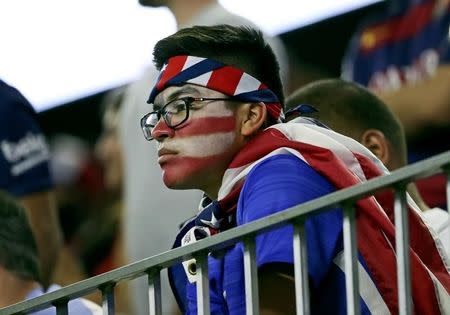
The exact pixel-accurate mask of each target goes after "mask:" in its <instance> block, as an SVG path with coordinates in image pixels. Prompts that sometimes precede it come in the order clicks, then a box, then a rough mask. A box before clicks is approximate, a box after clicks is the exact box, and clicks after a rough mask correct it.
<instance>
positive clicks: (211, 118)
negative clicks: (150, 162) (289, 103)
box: [152, 85, 237, 192]
mask: <svg viewBox="0 0 450 315" xmlns="http://www.w3.org/2000/svg"><path fill="white" fill-rule="evenodd" d="M184 87H186V86H184ZM192 87H194V86H193V85H189V90H192ZM182 89H183V87H168V88H167V89H165V90H164V91H163V92H161V93H160V95H158V97H157V100H158V104H165V103H166V100H168V99H170V96H171V95H172V94H174V93H175V92H176V93H177V94H178V93H180V90H182ZM195 90H197V91H198V94H199V95H192V94H190V95H184V94H180V96H177V97H180V98H181V97H186V96H195V97H198V96H202V97H223V95H219V93H218V92H216V91H212V90H210V89H207V88H204V87H200V86H198V87H197V86H196V87H195ZM152 135H153V137H154V138H155V139H156V140H157V141H158V156H159V158H158V163H159V164H160V166H161V169H162V171H163V181H164V183H165V185H166V186H167V187H169V188H175V189H201V190H203V191H205V192H208V190H211V188H212V187H214V186H216V185H220V181H221V179H222V175H223V172H224V171H225V169H226V168H227V166H228V165H229V163H230V162H231V160H232V158H233V156H234V155H235V154H236V152H237V149H236V116H235V113H234V112H233V110H231V109H230V108H227V107H226V104H225V101H205V102H202V104H195V105H194V106H193V108H191V109H190V113H189V119H188V120H187V121H186V122H185V123H184V124H183V125H181V126H179V127H177V128H176V129H175V130H174V129H171V128H169V127H168V126H167V125H166V123H165V122H164V120H163V119H161V120H160V121H159V123H158V124H157V125H156V126H155V128H154V129H153V132H152Z"/></svg>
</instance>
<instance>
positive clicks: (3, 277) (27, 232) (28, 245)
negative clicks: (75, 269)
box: [0, 191, 102, 315]
mask: <svg viewBox="0 0 450 315" xmlns="http://www.w3.org/2000/svg"><path fill="white" fill-rule="evenodd" d="M0 217H1V218H2V219H1V220H0V283H1V285H0V309H1V308H3V307H6V306H8V305H11V304H14V303H18V302H21V301H23V300H26V299H31V298H34V297H37V296H40V295H42V294H44V293H45V292H50V291H54V290H57V289H58V288H60V287H59V286H58V285H55V284H53V285H51V286H50V287H49V289H48V290H46V289H44V288H43V286H42V280H41V276H40V271H39V269H40V268H39V260H38V249H37V246H36V242H35V240H34V236H33V233H32V231H31V228H30V225H29V223H28V219H27V216H26V213H25V209H24V208H22V207H21V206H19V204H18V203H17V202H16V201H15V200H14V199H13V198H12V197H11V196H9V195H8V194H6V193H4V192H2V191H0ZM33 314H36V315H54V314H56V311H55V308H53V307H52V308H48V309H45V310H42V311H39V312H34V313H33ZM69 314H74V315H89V314H102V309H101V308H100V307H99V306H98V305H96V304H94V303H92V302H90V301H88V300H85V299H75V300H73V301H71V302H69Z"/></svg>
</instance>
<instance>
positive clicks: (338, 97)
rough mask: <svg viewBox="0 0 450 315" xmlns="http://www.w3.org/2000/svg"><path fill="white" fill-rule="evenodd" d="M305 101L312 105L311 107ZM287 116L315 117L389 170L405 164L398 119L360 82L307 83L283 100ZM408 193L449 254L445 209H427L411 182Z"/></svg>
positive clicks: (401, 133)
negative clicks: (356, 142) (358, 143)
mask: <svg viewBox="0 0 450 315" xmlns="http://www.w3.org/2000/svg"><path fill="white" fill-rule="evenodd" d="M307 104H311V105H312V106H313V107H314V108H312V107H310V106H309V105H307ZM286 110H287V111H286V119H287V120H292V119H294V118H296V117H298V116H302V117H312V118H315V119H318V120H319V121H320V122H322V123H324V124H325V125H327V126H328V127H330V128H331V129H333V130H334V131H336V132H339V133H341V134H343V135H346V136H348V137H350V138H353V139H355V140H356V141H358V142H360V143H361V144H363V145H364V146H365V147H367V148H368V149H369V150H370V151H372V153H373V154H374V155H375V156H376V157H377V158H378V159H379V160H380V161H381V162H383V164H384V165H385V166H386V167H387V168H388V169H389V170H390V171H393V170H395V169H398V168H401V167H403V166H405V165H406V164H407V158H406V152H407V151H406V140H405V135H404V132H403V128H402V125H401V123H400V122H399V121H398V119H397V118H396V117H395V116H394V114H393V113H392V112H391V111H390V110H389V108H388V107H387V106H386V105H385V104H384V103H383V101H381V100H380V99H379V98H378V97H376V96H375V95H373V94H372V93H370V92H369V91H368V90H367V89H365V88H364V87H362V86H360V85H359V84H355V83H350V82H346V81H343V80H339V79H329V80H320V81H316V82H314V83H310V84H307V85H305V86H303V87H301V88H299V89H298V90H296V91H295V92H294V93H292V94H291V95H290V96H289V97H288V98H287V100H286ZM408 192H409V194H410V196H411V197H412V198H413V200H414V201H415V202H416V204H417V205H418V206H419V208H420V209H421V210H422V211H425V212H424V219H425V221H426V222H427V223H428V224H429V225H430V226H431V227H432V228H433V229H434V230H435V231H436V233H437V234H438V236H439V238H440V239H441V240H442V243H443V244H444V245H445V250H446V251H447V253H448V254H449V255H450V243H449V242H448V241H449V240H450V225H449V223H450V221H449V215H448V213H447V212H445V211H443V210H442V209H439V208H433V209H430V208H429V207H428V206H427V204H426V203H425V202H424V201H423V200H422V198H421V196H420V194H419V192H418V191H417V189H416V187H415V185H414V184H410V185H409V186H408Z"/></svg>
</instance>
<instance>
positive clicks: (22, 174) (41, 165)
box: [0, 80, 62, 286]
mask: <svg viewBox="0 0 450 315" xmlns="http://www.w3.org/2000/svg"><path fill="white" fill-rule="evenodd" d="M49 158H50V157H49V152H48V147H47V143H46V140H45V138H44V135H43V134H42V132H41V130H40V127H39V125H38V123H37V115H36V112H35V111H34V109H33V107H32V106H31V104H30V103H29V102H28V100H27V99H26V98H25V97H24V96H23V95H22V94H21V93H20V92H19V91H18V90H17V89H16V88H14V87H12V86H10V85H8V84H7V83H5V82H4V81H2V80H0V189H2V190H5V191H8V192H9V193H11V194H12V195H14V196H15V197H17V198H18V200H19V201H20V202H21V204H22V205H23V206H24V207H25V209H27V214H28V217H29V219H30V224H31V227H32V229H33V232H34V233H35V237H36V242H37V244H38V247H39V259H40V260H41V268H42V270H41V272H42V278H41V279H42V283H43V285H44V286H47V284H49V283H50V281H51V278H52V273H53V271H54V269H55V265H56V262H57V261H58V257H59V253H60V249H61V238H62V237H61V230H60V227H59V221H58V214H57V209H56V201H55V196H54V193H53V183H52V180H51V176H50V171H49V166H48V163H49Z"/></svg>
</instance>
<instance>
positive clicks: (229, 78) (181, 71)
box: [147, 56, 284, 122]
mask: <svg viewBox="0 0 450 315" xmlns="http://www.w3.org/2000/svg"><path fill="white" fill-rule="evenodd" d="M183 84H195V85H200V86H203V87H206V88H208V89H211V90H215V91H218V92H221V93H223V94H226V95H229V96H232V97H233V98H235V99H238V100H242V101H243V102H263V103H265V105H266V108H267V113H268V114H269V115H270V116H271V117H273V118H274V119H275V120H276V121H278V122H282V121H283V120H284V114H283V109H282V107H281V104H280V101H279V100H278V97H277V96H276V95H275V93H274V92H272V91H271V90H270V89H269V88H268V87H267V86H266V85H265V84H264V83H262V82H261V81H259V80H258V79H256V78H254V77H252V76H251V75H249V74H248V73H245V72H244V71H242V70H240V69H237V68H235V67H233V66H228V65H225V64H223V63H221V62H218V61H215V60H212V59H207V58H202V57H195V56H175V57H171V58H169V60H168V61H167V63H166V64H165V65H164V67H163V68H162V70H161V73H160V75H159V77H158V80H157V82H156V85H155V86H154V88H153V90H152V91H151V93H150V96H149V99H148V101H147V103H153V102H154V100H155V97H156V95H158V94H159V93H160V92H161V91H162V90H164V89H165V88H167V87H169V86H180V85H183Z"/></svg>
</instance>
